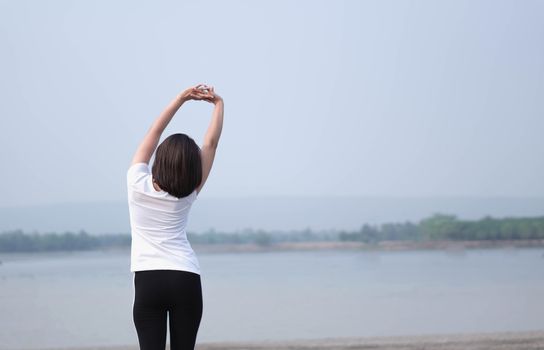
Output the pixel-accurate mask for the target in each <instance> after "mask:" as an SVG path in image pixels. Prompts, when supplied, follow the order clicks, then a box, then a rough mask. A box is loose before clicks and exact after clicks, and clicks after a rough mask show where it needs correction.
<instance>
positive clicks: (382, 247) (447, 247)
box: [192, 239, 544, 254]
mask: <svg viewBox="0 0 544 350" xmlns="http://www.w3.org/2000/svg"><path fill="white" fill-rule="evenodd" d="M192 247H193V249H194V250H195V252H197V253H228V252H233V253H244V252H251V253H257V252H281V251H320V250H348V251H367V252H383V251H386V252H390V251H418V250H443V251H447V252H451V253H461V254H462V253H463V251H465V250H471V249H517V248H544V239H531V240H529V239H528V240H480V241H421V242H417V241H381V242H377V243H374V244H372V243H364V242H342V241H315V242H281V243H270V244H266V245H263V244H255V243H243V244H228V243H220V244H196V243H195V244H192Z"/></svg>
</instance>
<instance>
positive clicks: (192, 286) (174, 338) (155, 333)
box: [132, 270, 202, 350]
mask: <svg viewBox="0 0 544 350" xmlns="http://www.w3.org/2000/svg"><path fill="white" fill-rule="evenodd" d="M134 292H135V294H134V307H133V310H132V313H133V318H134V325H135V326H136V332H137V333H138V341H139V342H140V350H164V348H165V347H166V314H167V312H168V314H169V315H170V316H169V318H170V349H171V350H193V349H194V348H195V342H196V335H197V332H198V327H199V325H200V319H201V318H202V287H201V284H200V275H198V274H196V273H193V272H189V271H178V270H150V271H137V272H135V275H134Z"/></svg>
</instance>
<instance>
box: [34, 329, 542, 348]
mask: <svg viewBox="0 0 544 350" xmlns="http://www.w3.org/2000/svg"><path fill="white" fill-rule="evenodd" d="M137 349H138V347H137V346H121V347H92V348H71V349H64V350H137ZM167 349H168V347H167ZM196 349H197V350H219V349H221V350H265V349H266V350H272V349H278V350H303V349H304V350H307V349H330V350H347V349H349V350H370V349H374V350H423V349H425V350H430V349H438V350H507V349H508V350H514V349H519V350H521V349H523V350H532V349H544V330H543V331H531V332H501V333H478V334H447V335H425V336H396V337H372V338H334V339H318V340H295V341H282V342H272V341H266V342H221V343H199V344H197V346H196ZM44 350H45V349H44ZM47 350H49V349H47Z"/></svg>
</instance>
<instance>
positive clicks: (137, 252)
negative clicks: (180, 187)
mask: <svg viewBox="0 0 544 350" xmlns="http://www.w3.org/2000/svg"><path fill="white" fill-rule="evenodd" d="M127 189H128V209H129V214H130V228H131V234H132V246H131V257H130V271H131V272H135V271H144V270H183V271H190V272H194V273H197V274H200V265H199V263H198V259H197V257H196V255H195V252H194V251H193V248H192V247H191V244H190V243H189V241H188V240H187V234H186V231H185V228H186V227H187V218H188V215H189V211H190V210H191V206H192V204H193V202H194V201H195V199H196V198H197V192H196V189H195V190H194V191H193V192H192V193H191V194H189V195H188V196H186V197H183V198H176V197H174V196H172V195H170V194H169V193H168V192H165V191H157V190H155V188H154V187H153V179H152V175H151V172H150V169H149V165H148V164H146V163H136V164H133V165H131V166H130V167H129V169H128V171H127Z"/></svg>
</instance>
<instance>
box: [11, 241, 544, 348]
mask: <svg viewBox="0 0 544 350" xmlns="http://www.w3.org/2000/svg"><path fill="white" fill-rule="evenodd" d="M543 253H544V249H536V248H535V249H497V250H472V251H466V252H464V253H455V254H452V253H448V252H442V251H411V252H357V251H314V252H270V253H243V254H240V253H236V254H235V253H220V254H198V252H197V254H198V255H199V259H200V264H201V267H202V287H203V293H204V313H203V318H202V323H201V327H200V330H199V335H198V341H199V342H204V341H224V340H226V341H231V340H280V339H302V338H322V337H342V336H382V335H408V334H432V333H458V332H486V331H521V330H535V329H544V298H543V297H544V255H543ZM129 259H130V258H129V252H128V251H124V252H77V253H47V254H14V255H6V254H4V255H0V260H1V261H2V262H3V263H2V265H0V348H1V349H20V348H44V347H69V346H95V345H124V344H136V343H137V337H136V333H135V330H134V326H133V323H132V302H133V285H132V283H133V279H132V274H131V273H130V271H129Z"/></svg>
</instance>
